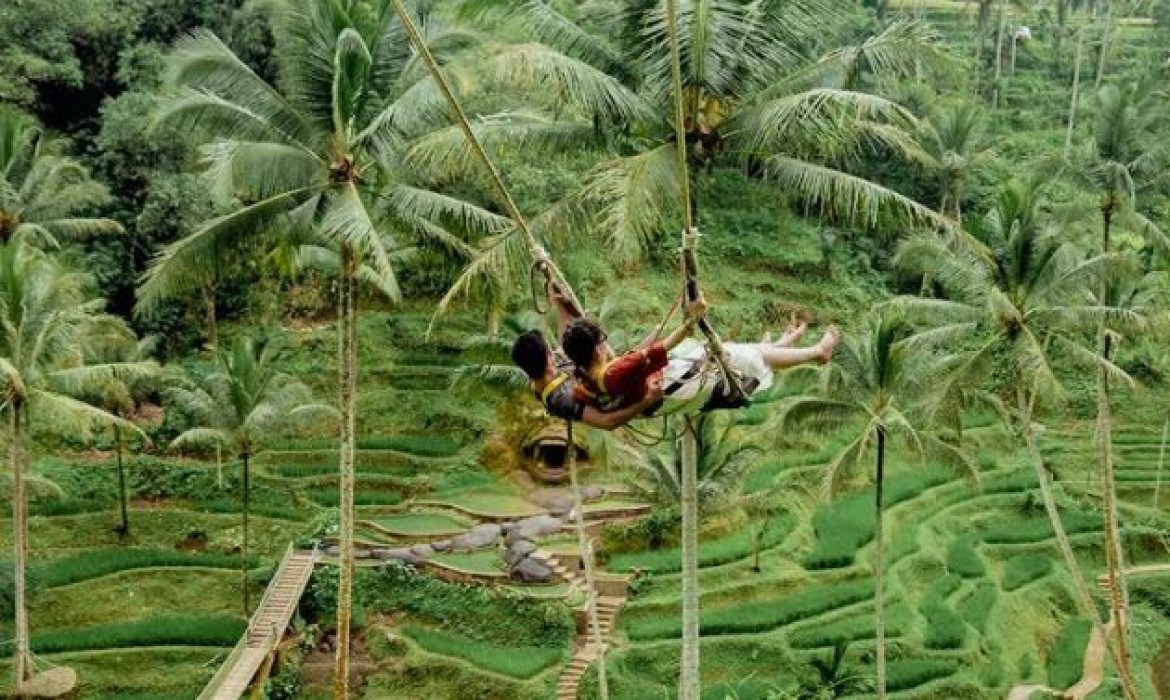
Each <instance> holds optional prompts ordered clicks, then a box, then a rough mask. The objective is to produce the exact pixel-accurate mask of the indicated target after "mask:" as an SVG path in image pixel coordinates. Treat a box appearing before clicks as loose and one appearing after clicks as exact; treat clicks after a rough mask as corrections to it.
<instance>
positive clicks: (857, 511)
mask: <svg viewBox="0 0 1170 700" xmlns="http://www.w3.org/2000/svg"><path fill="white" fill-rule="evenodd" d="M948 478H949V475H948V474H947V472H943V471H937V470H931V471H919V472H913V473H909V474H901V475H899V476H896V477H892V478H889V479H887V480H886V485H885V486H886V488H885V501H886V507H890V506H894V505H896V504H898V503H901V502H902V501H905V500H908V499H910V498H913V497H914V496H917V495H918V494H920V493H922V492H923V491H925V490H926V489H928V488H931V487H933V486H937V485H939V484H942V483H944V482H946V481H947V479H948ZM873 499H874V489H873V487H869V488H865V489H862V490H860V491H858V492H856V493H853V494H850V495H848V496H845V497H844V498H841V499H838V500H837V501H834V502H833V503H832V504H830V505H829V506H828V507H827V508H825V509H824V510H821V511H819V512H818V513H817V514H816V515H815V516H813V528H814V529H815V530H816V537H817V540H816V544H815V545H813V551H812V552H811V553H810V554H809V555H808V557H806V558H805V560H804V566H805V567H806V568H809V569H836V568H841V567H845V566H852V564H853V560H854V557H855V556H856V555H857V550H858V549H859V548H860V547H862V546H863V545H865V544H866V543H868V542H869V541H870V540H872V539H873V536H874V524H875V520H874V506H873Z"/></svg>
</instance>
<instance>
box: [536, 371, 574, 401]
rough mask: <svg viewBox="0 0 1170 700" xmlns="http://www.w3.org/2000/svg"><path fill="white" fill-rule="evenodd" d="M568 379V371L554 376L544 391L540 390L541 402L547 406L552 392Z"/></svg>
mask: <svg viewBox="0 0 1170 700" xmlns="http://www.w3.org/2000/svg"><path fill="white" fill-rule="evenodd" d="M568 380H569V374H568V373H567V372H561V373H560V374H558V375H557V376H555V377H553V379H552V381H551V382H549V383H548V384H546V385H545V386H544V391H542V392H540V402H541V403H542V404H544V405H546V406H547V405H548V397H550V396H552V393H553V392H554V391H556V390H557V389H558V388H559V387H560V386H561V385H562V384H564V383H565V382H567V381H568Z"/></svg>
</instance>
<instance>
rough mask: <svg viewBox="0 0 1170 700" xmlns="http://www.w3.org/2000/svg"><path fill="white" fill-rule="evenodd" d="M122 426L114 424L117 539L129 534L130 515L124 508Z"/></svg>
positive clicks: (124, 477) (124, 480)
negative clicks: (116, 474) (117, 511)
mask: <svg viewBox="0 0 1170 700" xmlns="http://www.w3.org/2000/svg"><path fill="white" fill-rule="evenodd" d="M122 447H123V445H122V428H121V427H119V426H117V425H115V426H114V455H115V460H116V461H117V465H118V505H119V507H120V509H121V516H122V522H121V523H120V524H119V525H118V539H123V538H125V537H126V536H127V535H129V534H130V515H129V513H128V511H127V508H126V465H125V464H124V463H123V462H122Z"/></svg>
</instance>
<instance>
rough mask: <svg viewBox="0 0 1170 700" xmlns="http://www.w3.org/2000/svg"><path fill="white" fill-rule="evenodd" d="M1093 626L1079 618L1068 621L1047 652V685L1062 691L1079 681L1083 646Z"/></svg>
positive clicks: (1082, 664)
mask: <svg viewBox="0 0 1170 700" xmlns="http://www.w3.org/2000/svg"><path fill="white" fill-rule="evenodd" d="M1092 630H1093V625H1092V623H1090V622H1089V621H1088V620H1085V619H1083V618H1080V617H1074V618H1071V619H1069V620H1068V621H1067V622H1066V623H1065V624H1064V629H1062V630H1061V631H1060V636H1059V637H1057V638H1056V643H1055V644H1053V645H1052V650H1051V651H1049V652H1048V684H1049V685H1051V686H1052V687H1053V688H1057V689H1060V690H1063V689H1065V688H1068V687H1069V686H1071V685H1074V684H1075V683H1076V682H1077V681H1079V680H1080V679H1081V673H1082V671H1083V670H1084V664H1085V645H1087V644H1088V643H1089V634H1090V633H1091V632H1092Z"/></svg>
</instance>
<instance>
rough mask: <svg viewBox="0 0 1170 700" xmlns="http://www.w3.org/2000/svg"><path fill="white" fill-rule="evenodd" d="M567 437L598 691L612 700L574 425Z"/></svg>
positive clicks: (604, 698)
mask: <svg viewBox="0 0 1170 700" xmlns="http://www.w3.org/2000/svg"><path fill="white" fill-rule="evenodd" d="M565 433H566V435H567V436H568V438H569V440H568V443H569V444H568V450H569V453H568V455H567V457H568V460H569V486H570V488H571V489H572V491H573V515H574V517H573V525H574V527H575V528H576V530H577V548H578V551H579V552H580V553H581V564H582V565H583V566H584V568H585V585H586V586H587V587H588V589H589V590H588V592H587V593H586V598H585V612H586V616H587V617H588V619H589V633H590V635H592V637H593V644H594V646H596V647H597V687H598V690H599V691H600V694H601V700H609V681H608V680H607V677H606V673H605V639H604V638H603V637H602V636H601V619H600V618H599V617H598V615H597V584H596V583H595V576H594V572H593V547H592V545H590V543H589V538H588V536H587V535H586V534H585V502H584V501H583V500H582V498H581V484H580V482H579V481H578V480H577V448H576V447H575V446H574V444H573V423H572V421H566V422H565Z"/></svg>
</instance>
